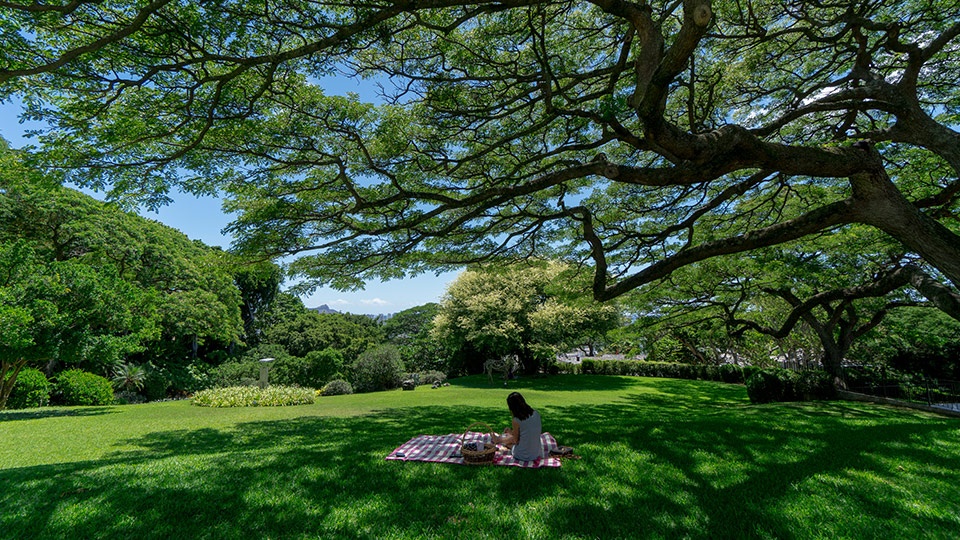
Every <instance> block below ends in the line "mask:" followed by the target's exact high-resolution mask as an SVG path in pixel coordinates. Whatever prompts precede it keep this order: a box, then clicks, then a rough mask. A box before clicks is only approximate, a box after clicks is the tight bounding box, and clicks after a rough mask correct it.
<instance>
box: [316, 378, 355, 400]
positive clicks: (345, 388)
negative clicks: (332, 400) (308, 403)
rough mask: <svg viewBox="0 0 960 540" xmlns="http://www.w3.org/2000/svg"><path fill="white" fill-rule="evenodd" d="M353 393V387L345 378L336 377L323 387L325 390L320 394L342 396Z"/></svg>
mask: <svg viewBox="0 0 960 540" xmlns="http://www.w3.org/2000/svg"><path fill="white" fill-rule="evenodd" d="M352 393H353V387H352V386H350V383H348V382H347V381H345V380H343V379H334V380H332V381H330V382H328V383H327V384H326V386H324V387H323V390H321V391H320V394H321V395H324V396H342V395H345V394H352Z"/></svg>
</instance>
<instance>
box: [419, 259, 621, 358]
mask: <svg viewBox="0 0 960 540" xmlns="http://www.w3.org/2000/svg"><path fill="white" fill-rule="evenodd" d="M574 278H575V272H574V269H572V268H570V267H568V266H565V265H563V264H560V263H539V264H533V265H514V266H510V267H506V268H483V269H475V270H467V271H465V272H463V273H462V274H460V276H458V277H457V279H456V280H455V281H454V282H453V283H451V284H450V286H449V287H448V288H447V292H446V294H445V295H444V297H443V300H442V301H441V303H440V311H439V313H438V314H437V316H436V318H435V319H434V328H433V334H434V336H435V337H436V339H438V341H440V342H441V343H443V344H444V345H445V346H446V347H447V348H448V349H450V350H452V351H455V357H456V358H459V359H460V363H461V365H460V366H455V367H459V368H461V369H465V370H466V371H468V372H479V371H481V370H482V365H483V362H484V361H486V360H488V359H491V358H497V357H500V356H503V355H507V354H517V355H519V356H520V357H521V360H522V361H523V364H524V367H525V369H526V370H528V371H532V372H536V370H537V369H538V366H539V362H540V361H541V360H542V359H543V358H545V357H552V356H553V355H554V354H555V353H556V352H558V351H561V350H564V351H565V350H569V348H572V347H575V346H578V345H582V344H584V343H589V342H591V341H597V340H599V339H600V338H601V337H602V336H603V335H604V334H605V333H606V331H608V330H610V329H612V328H614V327H616V326H617V324H618V323H619V313H618V311H617V309H616V308H615V307H614V306H613V305H610V304H599V303H596V302H594V301H593V300H592V299H591V298H589V297H588V298H584V292H583V289H582V288H578V286H577V280H576V279H574ZM578 293H579V294H578Z"/></svg>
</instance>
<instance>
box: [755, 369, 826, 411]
mask: <svg viewBox="0 0 960 540" xmlns="http://www.w3.org/2000/svg"><path fill="white" fill-rule="evenodd" d="M746 386H747V396H748V397H749V398H750V401H751V402H752V403H772V402H775V401H810V400H815V399H834V398H836V397H837V389H836V387H835V386H834V384H833V378H832V377H831V376H830V374H828V373H826V372H825V371H819V370H806V371H801V372H794V371H790V370H786V369H780V368H766V369H761V370H758V371H757V372H756V373H754V374H753V375H751V376H750V377H749V378H748V379H747V382H746Z"/></svg>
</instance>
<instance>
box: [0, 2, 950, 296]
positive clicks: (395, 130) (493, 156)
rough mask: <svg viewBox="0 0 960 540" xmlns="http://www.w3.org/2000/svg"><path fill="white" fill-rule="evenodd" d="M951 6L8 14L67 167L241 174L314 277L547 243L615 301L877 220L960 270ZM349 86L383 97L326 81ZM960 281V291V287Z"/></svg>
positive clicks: (533, 249)
mask: <svg viewBox="0 0 960 540" xmlns="http://www.w3.org/2000/svg"><path fill="white" fill-rule="evenodd" d="M956 11H957V5H956V3H955V1H953V0H936V1H930V2H915V1H911V2H893V1H892V0H881V1H876V2H869V3H854V4H851V3H843V2H841V3H809V2H788V3H786V4H784V3H782V2H770V1H767V0H751V1H748V2H728V1H722V0H717V1H713V2H711V1H709V0H685V1H682V2H625V1H620V0H593V1H591V2H583V3H575V2H569V1H545V0H510V1H507V2H493V3H490V2H471V1H463V0H437V1H433V2H416V3H397V2H391V1H386V0H385V1H382V2H381V1H373V2H368V1H364V2H352V1H350V0H347V1H344V2H301V1H300V0H282V1H280V2H279V3H277V2H274V3H271V4H270V6H269V9H268V8H267V7H266V5H265V4H262V3H258V2H253V3H250V2H232V1H227V2H218V3H215V4H208V3H204V4H182V3H174V2H167V1H165V0H158V1H155V2H151V3H147V4H132V3H128V2H106V3H98V4H66V5H64V6H57V5H49V6H47V5H43V6H33V5H31V4H5V5H4V6H3V7H0V21H2V28H3V29H4V37H5V39H6V40H7V43H8V45H7V46H5V47H4V50H3V52H2V53H0V54H2V56H0V59H2V60H3V62H2V63H0V66H2V67H0V95H5V94H12V93H17V94H19V95H21V96H23V98H24V100H25V103H26V104H27V112H26V114H27V115H28V116H29V117H31V118H42V119H44V120H46V121H49V122H51V123H52V126H53V129H52V130H51V131H50V132H49V133H48V134H46V135H44V136H43V137H41V142H42V143H43V145H44V146H45V148H46V150H47V153H46V156H45V158H46V159H47V160H48V163H56V164H57V165H58V166H64V165H66V166H69V167H72V168H73V173H72V177H73V178H74V179H76V180H77V181H80V182H83V183H86V184H88V185H94V186H104V187H105V186H109V187H110V189H111V192H112V193H113V194H114V195H115V196H117V197H122V196H132V197H134V198H137V199H140V200H146V201H147V202H148V203H152V204H157V203H162V202H164V201H165V200H166V191H167V189H169V187H170V186H172V185H179V186H180V187H182V188H185V189H187V190H188V191H192V192H197V193H211V192H215V191H217V190H219V189H224V190H226V192H228V193H229V195H230V197H231V202H230V209H232V210H235V211H237V212H238V213H239V214H238V218H237V221H236V223H235V224H234V225H233V231H234V232H235V233H236V234H237V235H238V237H239V239H240V243H241V245H242V246H243V247H244V248H245V249H248V250H250V251H253V252H257V253H267V254H271V255H272V254H288V253H296V254H306V255H305V256H303V257H301V258H300V259H298V260H297V261H296V262H294V263H293V265H292V270H293V271H295V272H297V273H300V274H301V275H303V276H305V277H306V278H307V279H308V280H310V281H309V282H312V283H314V284H324V283H331V284H334V285H336V286H340V287H348V288H349V287H357V286H359V285H360V284H361V283H362V280H364V279H367V278H374V277H380V278H394V277H398V276H401V275H404V274H407V273H418V272H422V271H426V270H434V269H439V268H445V267H447V266H449V265H453V266H457V265H462V264H465V263H470V262H475V261H478V260H487V259H504V258H505V259H516V258H525V257H528V256H529V255H531V254H539V255H541V256H553V255H554V254H555V253H557V254H562V255H563V256H566V257H570V258H571V259H573V260H578V261H581V262H583V263H585V264H586V265H588V266H589V267H590V268H591V269H592V270H593V274H594V280H593V283H592V289H593V293H594V295H595V297H596V298H598V299H610V298H614V297H617V296H620V295H622V294H623V293H625V292H627V291H630V290H632V289H635V288H637V287H642V286H645V285H648V284H651V283H655V282H656V281H657V280H659V279H662V278H664V277H666V276H669V275H670V274H671V273H672V272H674V271H675V270H677V269H678V268H681V267H683V266H685V265H689V264H693V263H696V262H699V261H703V260H706V259H709V258H712V257H716V256H721V255H729V254H736V253H744V252H750V251H753V250H757V249H760V248H764V247H768V246H772V245H778V244H783V243H788V242H792V241H795V240H798V239H803V238H807V237H809V236H810V235H816V234H831V233H833V232H834V231H836V230H837V228H838V227H842V226H844V225H849V224H864V225H868V226H870V227H874V228H876V229H878V230H881V231H883V232H884V233H886V234H888V235H890V236H892V237H894V238H896V239H897V241H899V242H900V243H901V244H902V245H903V246H904V248H905V250H906V251H908V252H910V253H913V254H917V255H919V256H920V257H921V258H922V259H923V260H924V261H925V262H926V263H928V264H930V265H931V266H933V267H934V268H936V269H937V270H938V271H939V273H940V274H936V275H935V277H937V278H938V279H940V280H941V281H943V282H946V283H952V286H953V287H956V286H957V285H958V284H960V237H958V235H957V229H958V225H957V220H956V217H955V216H956V211H957V201H958V196H960V180H958V171H960V136H958V134H957V132H956V131H955V129H954V126H955V125H956V121H957V118H958V112H960V110H958V108H957V107H958V105H957V103H958V101H957V87H956V85H955V84H953V83H954V80H955V74H956V72H957V69H958V67H960V66H958V58H960V55H958V54H956V53H957V48H958V37H960V23H958V22H957V20H956V17H955V16H953V15H951V14H955V13H956ZM335 73H346V74H347V75H355V76H363V77H369V78H372V79H373V80H375V81H378V82H381V83H383V84H384V85H385V88H386V89H385V92H384V95H383V103H382V104H377V105H371V104H364V103H361V102H360V101H359V99H358V98H357V97H356V96H329V95H325V94H324V92H323V91H322V90H321V89H320V88H319V87H318V86H317V84H316V83H317V81H318V80H322V79H323V78H324V77H326V76H329V75H331V74H335ZM953 292H954V293H956V291H955V290H954V291H953Z"/></svg>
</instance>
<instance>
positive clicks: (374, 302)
mask: <svg viewBox="0 0 960 540" xmlns="http://www.w3.org/2000/svg"><path fill="white" fill-rule="evenodd" d="M360 303H361V304H364V305H367V306H389V305H390V302H387V301H386V300H382V299H380V298H369V299H366V300H361V301H360Z"/></svg>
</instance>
